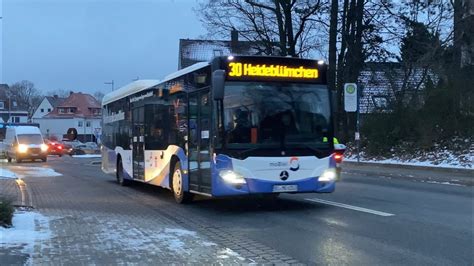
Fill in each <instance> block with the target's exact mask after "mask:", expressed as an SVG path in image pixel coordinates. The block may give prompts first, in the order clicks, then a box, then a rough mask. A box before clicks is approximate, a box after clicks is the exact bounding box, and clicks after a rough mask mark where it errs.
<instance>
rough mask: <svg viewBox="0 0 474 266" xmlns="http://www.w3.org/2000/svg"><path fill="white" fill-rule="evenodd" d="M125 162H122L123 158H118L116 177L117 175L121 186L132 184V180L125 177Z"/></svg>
mask: <svg viewBox="0 0 474 266" xmlns="http://www.w3.org/2000/svg"><path fill="white" fill-rule="evenodd" d="M123 175H124V174H123V164H122V159H121V158H120V159H118V160H117V173H116V177H117V183H118V184H119V185H121V186H128V185H130V183H131V181H130V180H128V179H125V178H124V177H123Z"/></svg>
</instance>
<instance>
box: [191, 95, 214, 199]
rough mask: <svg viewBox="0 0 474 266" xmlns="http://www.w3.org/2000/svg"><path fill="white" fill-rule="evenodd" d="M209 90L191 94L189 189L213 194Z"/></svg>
mask: <svg viewBox="0 0 474 266" xmlns="http://www.w3.org/2000/svg"><path fill="white" fill-rule="evenodd" d="M209 97H210V96H209V89H204V90H201V91H197V92H192V93H190V94H189V104H188V108H189V125H188V129H189V131H188V134H189V137H188V139H189V142H188V161H189V189H190V190H194V191H198V192H203V193H208V194H211V184H212V183H211V168H210V159H211V155H210V153H209V145H210V142H209V140H210V130H211V110H212V109H211V101H210V98H209Z"/></svg>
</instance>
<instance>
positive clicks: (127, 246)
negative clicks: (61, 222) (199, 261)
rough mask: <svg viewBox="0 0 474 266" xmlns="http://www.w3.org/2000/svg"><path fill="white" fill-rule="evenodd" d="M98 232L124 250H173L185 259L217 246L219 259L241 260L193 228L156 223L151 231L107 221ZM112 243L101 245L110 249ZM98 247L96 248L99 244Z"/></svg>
mask: <svg viewBox="0 0 474 266" xmlns="http://www.w3.org/2000/svg"><path fill="white" fill-rule="evenodd" d="M96 226H98V227H99V228H98V229H99V231H98V232H96V233H95V235H96V237H97V238H98V239H101V241H103V242H106V243H111V244H112V243H113V245H118V247H117V246H116V247H115V249H117V248H119V249H120V250H122V251H123V252H125V253H136V252H139V253H140V252H150V251H153V252H164V254H169V253H173V254H174V255H175V256H176V257H182V258H188V257H189V256H194V255H195V254H196V253H198V254H201V253H203V252H209V251H211V250H212V249H216V255H217V258H218V259H229V258H231V259H232V258H235V259H237V260H239V261H244V260H245V258H243V257H241V256H240V255H239V254H238V253H236V252H234V251H233V250H231V249H229V248H223V247H219V245H218V244H216V243H214V242H210V241H208V240H206V239H204V238H202V237H200V236H199V234H198V233H197V232H195V231H190V230H186V229H182V228H170V227H161V228H160V226H156V227H154V228H153V231H149V230H146V229H143V228H141V229H139V228H137V227H130V226H128V225H127V224H126V223H118V222H117V221H114V220H108V221H104V222H101V223H99V224H97V225H96ZM111 244H106V245H102V247H103V248H106V249H107V248H110V245H111ZM98 248H99V247H98Z"/></svg>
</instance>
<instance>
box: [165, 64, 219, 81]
mask: <svg viewBox="0 0 474 266" xmlns="http://www.w3.org/2000/svg"><path fill="white" fill-rule="evenodd" d="M208 65H210V63H209V62H199V63H196V64H193V65H190V66H188V67H185V68H183V69H180V70H178V71H176V72H173V73H171V74H169V75H168V76H166V77H165V78H164V80H162V81H161V82H167V81H170V80H172V79H175V78H177V77H180V76H182V75H185V74H188V73H190V72H193V71H195V70H198V69H200V68H204V67H206V66H208Z"/></svg>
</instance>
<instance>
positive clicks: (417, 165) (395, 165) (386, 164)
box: [343, 158, 474, 175]
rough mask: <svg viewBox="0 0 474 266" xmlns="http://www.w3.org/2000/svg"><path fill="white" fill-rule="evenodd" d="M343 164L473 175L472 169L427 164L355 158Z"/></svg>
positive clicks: (345, 160)
mask: <svg viewBox="0 0 474 266" xmlns="http://www.w3.org/2000/svg"><path fill="white" fill-rule="evenodd" d="M343 164H345V165H367V166H369V165H373V166H383V167H391V168H405V169H418V170H420V169H424V170H432V171H444V172H457V173H466V174H471V175H474V168H461V167H449V166H446V165H440V166H436V165H429V164H420V163H403V162H387V160H384V161H365V160H361V161H360V162H357V159H355V158H350V159H348V158H344V161H343Z"/></svg>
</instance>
